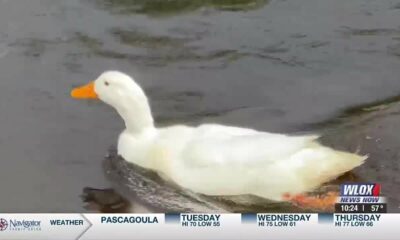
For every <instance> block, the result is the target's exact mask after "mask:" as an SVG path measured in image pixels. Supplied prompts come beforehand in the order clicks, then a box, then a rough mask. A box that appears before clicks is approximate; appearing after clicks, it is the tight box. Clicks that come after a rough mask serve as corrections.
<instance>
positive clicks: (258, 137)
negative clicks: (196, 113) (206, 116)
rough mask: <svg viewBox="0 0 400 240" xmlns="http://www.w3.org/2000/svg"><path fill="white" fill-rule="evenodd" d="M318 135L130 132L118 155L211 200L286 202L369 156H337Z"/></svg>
mask: <svg viewBox="0 0 400 240" xmlns="http://www.w3.org/2000/svg"><path fill="white" fill-rule="evenodd" d="M316 138H317V137H316V136H286V135H281V134H271V133H266V132H259V131H255V130H252V129H245V128H236V127H227V126H222V125H214V124H205V125H201V126H199V127H196V128H194V127H188V126H173V127H167V128H161V129H154V130H153V131H149V132H147V133H145V134H141V135H133V134H130V133H129V131H124V132H123V133H122V134H121V135H120V137H119V142H118V153H119V154H120V155H121V156H122V157H123V158H124V159H126V160H127V161H130V162H133V163H135V164H138V165H140V166H142V167H145V168H150V169H153V170H156V171H158V172H160V173H162V175H163V176H165V177H167V178H169V179H170V180H172V181H173V182H175V183H177V184H179V185H180V186H181V187H184V188H188V189H190V190H192V191H194V192H198V193H202V194H206V195H240V194H253V195H257V196H260V197H264V198H267V199H272V200H277V201H282V200H284V198H283V197H284V196H285V195H286V194H290V195H296V194H299V193H303V192H308V191H311V190H313V189H315V188H316V187H318V186H320V185H321V184H322V183H325V182H327V181H329V180H331V179H333V178H335V177H337V176H339V175H341V174H342V173H344V172H347V171H349V170H351V169H352V168H354V167H356V166H359V165H360V164H361V163H362V162H363V160H364V157H360V156H357V155H355V154H350V153H345V152H340V151H335V150H333V149H330V148H327V147H324V146H322V145H320V144H319V143H317V142H316Z"/></svg>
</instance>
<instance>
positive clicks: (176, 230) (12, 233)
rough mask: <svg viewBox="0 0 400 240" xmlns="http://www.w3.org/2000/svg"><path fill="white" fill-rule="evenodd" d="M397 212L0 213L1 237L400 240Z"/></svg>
mask: <svg viewBox="0 0 400 240" xmlns="http://www.w3.org/2000/svg"><path fill="white" fill-rule="evenodd" d="M399 223H400V214H381V213H357V214H353V213H351V214H349V213H344V214H342V213H334V214H331V213H319V214H308V213H303V214H287V213H282V214H278V213H274V214H269V213H258V214H200V213H196V214H185V213H181V214H1V213H0V239H7V240H12V239H41V240H43V239H52V240H56V239H82V240H84V239H185V240H186V239H285V240H287V239H310V240H312V239H318V240H319V239H321V236H323V237H324V239H332V240H337V239H343V240H345V239H351V240H357V239H362V240H369V239H379V240H386V239H387V240H391V239H393V240H394V239H396V240H398V239H399V236H400V225H399Z"/></svg>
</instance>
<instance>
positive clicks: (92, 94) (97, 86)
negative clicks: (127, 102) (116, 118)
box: [71, 71, 147, 107]
mask: <svg viewBox="0 0 400 240" xmlns="http://www.w3.org/2000/svg"><path fill="white" fill-rule="evenodd" d="M71 96H72V97H73V98H77V99H100V100H102V101H104V102H105V103H107V104H109V105H111V106H113V107H118V105H119V104H120V103H121V101H122V100H124V98H127V97H129V98H131V99H133V100H136V101H144V100H146V95H145V94H144V92H143V90H142V88H141V87H140V86H139V85H138V84H137V83H136V82H135V81H134V80H133V79H132V78H131V77H130V76H128V75H127V74H125V73H122V72H118V71H108V72H104V73H103V74H101V75H100V76H99V77H98V78H97V79H96V80H94V81H92V82H90V83H88V84H86V85H84V86H81V87H77V88H75V89H73V90H72V91H71ZM146 103H147V100H146Z"/></svg>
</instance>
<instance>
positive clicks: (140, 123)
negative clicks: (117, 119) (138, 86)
mask: <svg viewBox="0 0 400 240" xmlns="http://www.w3.org/2000/svg"><path fill="white" fill-rule="evenodd" d="M116 109H117V111H118V113H119V114H120V115H121V117H122V118H123V120H124V122H125V126H126V130H127V131H128V132H129V133H132V134H134V135H139V134H142V133H145V132H147V131H152V130H154V120H153V117H152V115H151V109H150V105H149V103H148V100H147V98H146V97H145V96H143V97H141V98H140V99H134V98H133V97H130V96H126V97H125V98H124V101H122V102H121V103H120V104H118V106H117V107H116Z"/></svg>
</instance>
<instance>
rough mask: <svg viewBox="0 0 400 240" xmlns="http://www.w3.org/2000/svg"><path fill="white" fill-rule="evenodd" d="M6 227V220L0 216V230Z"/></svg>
mask: <svg viewBox="0 0 400 240" xmlns="http://www.w3.org/2000/svg"><path fill="white" fill-rule="evenodd" d="M7 227H8V222H7V220H5V219H4V218H0V231H4V230H6V229H7Z"/></svg>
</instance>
